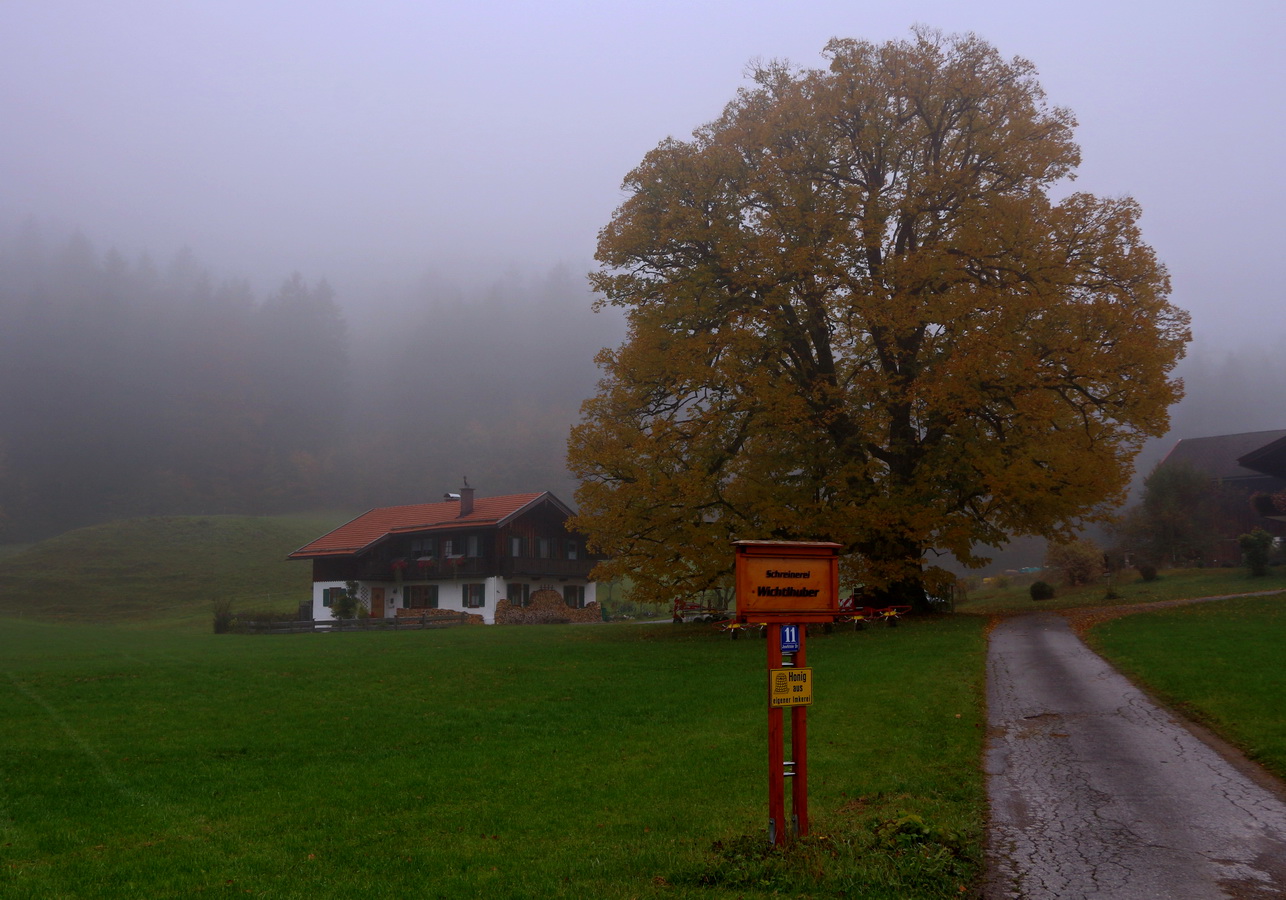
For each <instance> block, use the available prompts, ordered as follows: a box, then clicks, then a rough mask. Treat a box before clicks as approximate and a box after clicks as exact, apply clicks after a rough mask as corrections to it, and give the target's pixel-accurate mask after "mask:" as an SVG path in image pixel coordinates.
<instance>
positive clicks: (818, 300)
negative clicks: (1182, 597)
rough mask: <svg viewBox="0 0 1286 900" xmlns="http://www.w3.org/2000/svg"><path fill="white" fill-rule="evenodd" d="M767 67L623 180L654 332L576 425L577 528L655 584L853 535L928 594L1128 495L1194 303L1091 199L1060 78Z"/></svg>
mask: <svg viewBox="0 0 1286 900" xmlns="http://www.w3.org/2000/svg"><path fill="white" fill-rule="evenodd" d="M825 55H826V57H827V58H828V59H829V61H830V66H829V68H828V69H822V70H812V69H802V70H801V69H794V68H791V67H789V66H787V65H785V64H781V63H772V64H768V65H763V66H759V67H758V68H757V69H756V70H755V71H754V76H753V77H754V85H753V86H751V87H748V88H746V89H743V90H742V91H740V92H739V93H738V94H737V96H736V98H735V99H734V100H733V101H732V102H731V103H730V104H729V105H728V107H727V108H726V109H725V110H724V112H723V115H722V116H721V117H720V118H718V119H717V120H716V121H714V122H712V123H710V124H708V125H705V126H703V127H701V128H700V129H698V130H697V131H696V132H695V133H694V134H693V137H692V139H691V140H687V141H680V140H675V139H667V140H665V141H663V142H662V143H661V144H660V145H659V146H657V147H656V149H654V150H653V151H651V152H650V153H648V154H647V156H646V157H645V158H644V159H643V162H642V163H641V164H640V165H639V166H638V168H636V169H635V170H634V171H633V172H631V173H630V174H629V175H628V176H627V178H626V180H625V185H624V187H625V190H626V192H627V198H626V200H625V201H624V203H623V204H622V205H621V206H620V208H619V209H617V210H616V212H615V214H614V216H613V218H612V220H611V222H610V223H609V224H608V225H607V227H605V228H604V229H603V230H602V232H601V234H600V237H599V244H598V253H597V257H596V258H597V259H598V261H599V262H600V263H601V269H600V270H599V271H598V272H596V273H595V274H593V275H592V276H591V279H592V281H593V284H594V286H595V287H596V288H597V290H598V291H599V292H601V296H602V299H601V300H600V303H603V304H611V305H615V306H619V307H622V308H624V309H625V310H626V315H627V319H628V324H629V332H628V337H627V339H626V341H625V342H624V343H623V344H622V345H621V346H620V347H618V348H616V349H610V350H604V351H603V352H602V353H601V354H600V357H599V364H600V367H601V369H602V370H603V373H604V375H603V378H602V380H601V382H600V384H599V389H598V393H597V395H596V396H594V397H593V398H591V399H589V400H588V401H586V403H585V404H584V406H583V408H582V418H581V422H580V423H579V424H578V425H577V426H576V427H575V428H574V429H573V431H572V434H571V438H570V441H569V453H568V459H569V464H570V466H571V469H572V471H573V472H574V473H575V474H576V475H577V476H578V477H579V478H580V479H581V486H580V488H579V489H578V490H577V492H576V500H577V502H578V504H579V507H580V513H579V515H578V516H577V518H576V522H575V524H576V525H577V526H578V527H579V528H581V529H583V530H584V531H585V532H586V533H588V534H589V535H590V536H591V540H592V543H593V546H594V547H595V548H596V549H597V550H598V551H600V552H602V553H603V554H605V555H606V557H607V558H608V561H607V562H605V563H604V564H603V565H602V567H601V571H600V574H601V575H603V576H605V577H610V576H613V575H627V576H629V577H630V578H631V579H633V582H634V585H635V589H636V592H637V593H636V596H638V597H640V598H647V599H658V600H660V599H667V600H668V599H670V598H673V597H675V596H682V595H690V594H694V593H697V592H700V591H703V590H707V589H712V588H718V587H726V586H727V584H728V581H729V575H730V572H731V566H732V558H733V556H732V548H731V546H730V542H731V541H733V540H737V539H779V540H808V539H824V540H831V541H838V542H839V543H841V544H843V545H844V547H845V548H847V553H846V555H845V557H844V566H845V568H846V570H847V576H848V577H849V578H850V579H853V580H855V581H858V582H861V583H863V584H865V585H867V586H868V587H870V588H873V589H875V590H877V591H881V592H883V594H884V596H885V597H886V598H888V599H890V600H899V601H904V602H907V601H909V602H913V603H916V604H917V605H918V604H920V603H922V602H923V599H924V588H925V587H928V588H929V589H931V590H932V589H933V588H934V587H935V584H936V583H937V582H938V581H939V580H940V579H942V578H943V577H944V576H943V573H942V572H941V571H940V570H938V569H937V568H936V567H934V566H933V561H934V558H935V556H936V555H937V554H944V553H951V554H954V555H955V556H956V557H957V558H958V559H960V560H962V561H964V562H965V563H968V564H980V563H981V562H982V561H983V560H982V558H981V556H980V555H979V551H978V549H977V548H979V547H983V548H985V547H986V546H988V545H989V546H998V545H1001V544H1003V543H1004V542H1005V541H1006V540H1007V538H1008V537H1010V536H1013V535H1044V536H1047V537H1051V538H1063V539H1065V538H1067V537H1069V536H1070V534H1071V533H1072V531H1073V530H1074V529H1075V528H1076V527H1077V526H1078V525H1079V524H1080V523H1081V522H1083V521H1085V520H1086V519H1089V518H1093V517H1094V516H1096V515H1097V514H1098V512H1099V511H1101V510H1103V509H1104V507H1105V505H1106V504H1111V503H1114V502H1117V501H1119V499H1120V497H1121V493H1122V490H1123V488H1124V486H1125V485H1126V483H1127V481H1128V480H1129V476H1130V473H1131V470H1132V461H1133V458H1134V456H1135V455H1136V453H1137V452H1138V450H1139V448H1140V446H1141V444H1142V442H1143V441H1144V440H1145V439H1146V438H1148V437H1151V436H1156V435H1160V434H1163V433H1164V432H1165V431H1166V430H1167V427H1168V407H1169V406H1170V405H1171V404H1172V403H1173V402H1174V401H1176V400H1177V399H1178V398H1179V396H1180V395H1181V384H1180V383H1179V382H1178V381H1177V380H1176V379H1174V378H1173V377H1171V373H1172V370H1173V367H1174V365H1175V363H1176V362H1177V361H1178V360H1179V359H1180V357H1181V356H1182V355H1183V348H1184V345H1185V343H1186V342H1187V341H1188V340H1189V338H1190V335H1189V332H1188V327H1187V326H1188V316H1187V314H1186V313H1185V312H1183V311H1182V310H1180V309H1177V308H1176V307H1174V306H1172V305H1170V304H1169V303H1168V301H1167V296H1168V293H1169V282H1168V278H1167V275H1166V272H1165V268H1164V267H1163V266H1162V265H1161V264H1160V263H1159V262H1158V261H1157V259H1156V256H1155V254H1154V253H1153V251H1152V248H1151V247H1149V246H1148V245H1147V244H1146V243H1144V242H1143V240H1142V239H1141V237H1140V234H1139V229H1138V224H1137V223H1138V218H1139V214H1140V210H1139V207H1138V205H1137V204H1136V203H1135V202H1134V201H1133V200H1131V199H1128V198H1115V199H1103V198H1099V197H1094V196H1091V195H1089V194H1085V193H1073V192H1071V191H1069V190H1067V189H1066V188H1065V187H1064V185H1065V184H1066V182H1068V181H1069V180H1070V179H1071V178H1072V177H1073V173H1074V170H1075V168H1076V166H1077V165H1078V164H1079V149H1078V147H1077V145H1076V144H1075V143H1074V142H1073V138H1072V129H1073V127H1074V125H1075V120H1074V118H1073V116H1072V114H1071V113H1070V112H1069V111H1067V110H1065V109H1062V108H1059V107H1054V106H1051V105H1049V104H1048V103H1047V102H1046V98H1045V95H1044V92H1043V91H1042V89H1041V87H1040V85H1039V83H1038V81H1037V79H1036V74H1035V70H1034V68H1033V66H1032V65H1031V64H1030V63H1029V62H1027V61H1025V60H1022V59H1012V60H1006V59H1004V58H1002V57H1001V56H1000V55H999V54H998V53H997V51H996V50H995V49H994V48H993V47H991V46H990V45H989V44H987V43H986V42H985V41H982V40H981V39H979V38H977V37H975V36H973V35H966V36H944V35H942V34H940V33H938V32H934V31H931V30H927V29H917V30H916V31H915V32H914V33H913V35H912V37H911V38H910V39H909V40H903V41H893V42H890V43H887V44H883V45H876V44H871V43H865V42H860V41H852V40H834V41H831V42H830V43H829V44H828V45H827V47H826V51H825Z"/></svg>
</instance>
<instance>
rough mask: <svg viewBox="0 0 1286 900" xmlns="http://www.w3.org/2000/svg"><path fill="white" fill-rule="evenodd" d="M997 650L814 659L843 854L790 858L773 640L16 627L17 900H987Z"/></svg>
mask: <svg viewBox="0 0 1286 900" xmlns="http://www.w3.org/2000/svg"><path fill="white" fill-rule="evenodd" d="M984 624H985V623H984V621H983V620H982V619H977V618H971V617H955V618H947V619H942V620H937V621H918V622H913V623H908V624H906V625H904V626H903V627H900V628H871V629H868V630H866V631H863V632H847V631H846V632H839V633H836V634H833V635H829V636H827V635H819V636H814V637H813V638H812V639H811V641H810V646H809V650H810V658H809V661H810V663H811V664H812V666H813V668H814V672H815V679H816V689H815V691H816V701H815V704H814V706H813V707H812V710H811V714H810V723H809V724H810V749H811V763H812V785H811V788H812V789H811V792H810V794H811V800H812V810H813V813H814V818H815V824H814V837H813V838H812V839H811V840H809V841H806V842H801V844H799V845H798V846H797V847H796V849H795V850H794V851H792V852H791V853H789V854H785V855H775V854H766V853H765V847H766V844H765V841H764V835H765V827H766V826H765V818H766V814H767V813H766V804H767V799H766V775H765V758H766V743H765V741H766V720H767V714H766V703H765V689H766V685H765V681H764V679H765V675H764V671H763V669H764V655H765V654H764V645H763V642H762V641H760V640H753V639H745V638H743V639H742V640H740V641H731V640H728V639H727V638H726V637H723V636H720V635H719V634H717V633H716V632H715V631H713V630H712V629H710V628H708V627H697V626H673V625H660V626H657V625H607V626H578V627H571V626H566V627H527V628H517V627H510V628H459V629H454V630H448V631H427V632H400V633H369V634H342V635H331V634H319V635H296V636H281V637H266V636H243V635H219V636H216V635H213V634H198V633H191V632H187V631H184V630H165V631H158V630H142V629H136V628H117V627H86V626H71V625H47V624H36V623H30V622H16V621H14V620H12V619H10V620H6V621H4V622H3V623H2V624H0V660H2V661H3V662H2V664H0V665H2V667H3V670H4V672H3V677H2V678H0V697H2V698H3V699H2V700H0V714H2V715H3V717H4V721H5V737H4V741H3V746H4V758H5V766H4V773H3V776H2V777H3V781H2V782H0V859H3V867H2V868H0V895H3V896H14V897H17V896H23V897H43V898H51V897H89V896H105V897H115V896H120V897H187V896H192V895H197V894H202V895H214V896H229V897H231V896H245V895H246V894H247V893H249V894H251V895H255V896H264V897H310V898H320V897H353V896H362V897H408V896H414V897H577V898H582V897H711V898H718V897H767V896H773V895H778V894H790V895H792V896H799V897H821V896H837V895H838V896H849V897H890V898H892V897H941V896H960V894H961V888H962V887H964V888H965V889H966V890H968V889H969V886H970V885H972V884H973V883H974V879H975V877H976V875H977V873H978V867H979V865H980V845H981V837H982V832H981V829H982V824H983V811H984V800H983V785H982V778H981V775H980V772H979V767H978V762H979V754H980V751H981V744H982V739H983V733H984V728H983V727H982V725H983V719H982V715H983V712H982V709H981V707H980V699H979V698H980V696H981V690H980V689H981V683H982V679H983V625H984Z"/></svg>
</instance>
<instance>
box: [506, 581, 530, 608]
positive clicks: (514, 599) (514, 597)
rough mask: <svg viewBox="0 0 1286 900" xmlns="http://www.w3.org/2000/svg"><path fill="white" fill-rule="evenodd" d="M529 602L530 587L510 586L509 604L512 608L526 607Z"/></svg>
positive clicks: (523, 585)
mask: <svg viewBox="0 0 1286 900" xmlns="http://www.w3.org/2000/svg"><path fill="white" fill-rule="evenodd" d="M530 601H531V585H529V584H510V585H509V602H510V604H512V605H513V606H526V605H527V604H528V603H529V602H530Z"/></svg>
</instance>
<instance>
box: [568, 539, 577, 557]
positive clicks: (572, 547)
mask: <svg viewBox="0 0 1286 900" xmlns="http://www.w3.org/2000/svg"><path fill="white" fill-rule="evenodd" d="M567 558H568V559H580V547H579V546H578V545H577V544H576V541H575V539H573V538H568V540H567Z"/></svg>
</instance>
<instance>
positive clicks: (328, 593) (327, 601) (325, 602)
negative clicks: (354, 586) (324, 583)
mask: <svg viewBox="0 0 1286 900" xmlns="http://www.w3.org/2000/svg"><path fill="white" fill-rule="evenodd" d="M346 593H348V588H342V587H332V588H325V589H323V590H322V606H324V607H326V608H327V609H330V608H331V607H332V606H334V605H335V601H336V600H338V599H339V598H340V597H342V596H344V594H346Z"/></svg>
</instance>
